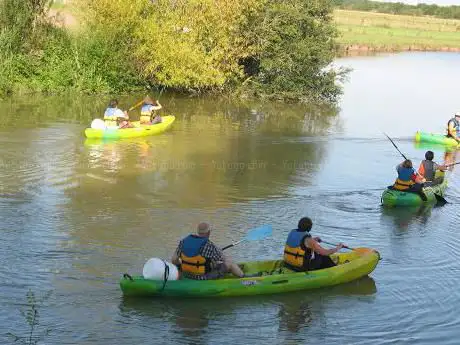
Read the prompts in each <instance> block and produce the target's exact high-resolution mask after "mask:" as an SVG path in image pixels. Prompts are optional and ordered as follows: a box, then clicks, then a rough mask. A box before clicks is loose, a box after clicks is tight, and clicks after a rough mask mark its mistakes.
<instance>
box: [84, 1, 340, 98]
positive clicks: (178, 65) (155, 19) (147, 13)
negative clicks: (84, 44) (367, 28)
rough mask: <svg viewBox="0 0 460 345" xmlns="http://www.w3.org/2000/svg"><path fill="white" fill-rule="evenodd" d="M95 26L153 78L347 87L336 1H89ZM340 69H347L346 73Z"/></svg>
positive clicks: (200, 83)
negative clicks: (338, 65) (341, 83)
mask: <svg viewBox="0 0 460 345" xmlns="http://www.w3.org/2000/svg"><path fill="white" fill-rule="evenodd" d="M82 8H83V9H86V10H85V13H86V20H87V22H88V26H89V27H91V30H92V31H93V32H103V33H104V34H105V35H106V36H107V39H108V40H109V41H111V42H112V43H113V46H114V47H116V48H114V49H121V50H124V51H125V52H126V55H129V58H130V59H131V60H132V61H134V62H135V64H136V68H137V70H138V72H139V74H140V75H142V76H143V78H145V80H146V81H147V82H148V83H149V84H151V85H162V86H166V87H168V88H172V89H176V90H186V91H196V92H201V91H209V90H213V91H215V90H223V89H232V90H235V89H237V90H239V91H241V92H244V93H252V94H257V95H259V96H267V97H270V98H280V99H297V100H298V99H310V98H323V99H327V100H335V99H336V98H337V96H338V95H339V94H340V88H339V87H337V85H336V83H335V82H336V77H337V72H336V71H334V70H332V69H328V70H327V71H326V70H325V68H326V67H327V66H328V65H329V64H330V63H331V62H332V60H333V58H334V53H335V48H336V44H335V38H336V36H337V31H336V28H335V26H334V24H333V21H332V16H331V14H332V4H331V2H330V1H328V0H319V1H303V0H290V1H279V0H278V1H275V0H188V1H187V0H176V1H173V0H156V1H145V0H133V1H130V2H126V1H123V0H113V1H110V0H85V1H83V7H82ZM339 74H340V72H339Z"/></svg>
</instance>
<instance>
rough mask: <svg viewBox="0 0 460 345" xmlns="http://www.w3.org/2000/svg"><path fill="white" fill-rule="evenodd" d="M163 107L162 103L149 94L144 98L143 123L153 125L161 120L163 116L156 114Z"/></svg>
mask: <svg viewBox="0 0 460 345" xmlns="http://www.w3.org/2000/svg"><path fill="white" fill-rule="evenodd" d="M161 108H162V106H161V104H160V102H159V101H157V100H153V99H152V98H150V97H149V96H146V97H145V98H144V103H143V104H142V108H141V117H140V123H141V125H153V124H156V123H160V122H161V116H160V115H158V114H155V112H156V111H157V110H160V109H161Z"/></svg>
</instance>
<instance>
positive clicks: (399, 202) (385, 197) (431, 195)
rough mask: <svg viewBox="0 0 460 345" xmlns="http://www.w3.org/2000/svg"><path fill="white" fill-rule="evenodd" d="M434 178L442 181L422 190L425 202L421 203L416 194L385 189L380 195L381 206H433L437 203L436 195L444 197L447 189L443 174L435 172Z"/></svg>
mask: <svg viewBox="0 0 460 345" xmlns="http://www.w3.org/2000/svg"><path fill="white" fill-rule="evenodd" d="M436 176H437V177H441V176H442V177H444V179H443V181H442V183H440V184H438V185H435V186H431V187H425V188H423V191H424V192H425V195H426V197H427V200H426V201H423V200H422V198H421V197H420V195H418V194H417V193H412V192H402V191H399V190H393V189H388V188H387V189H385V191H384V192H383V194H382V204H383V205H385V206H419V205H422V204H435V203H436V202H437V199H436V195H439V196H444V192H445V191H446V188H447V178H446V177H445V176H444V173H442V172H437V174H436ZM435 194H436V195H435Z"/></svg>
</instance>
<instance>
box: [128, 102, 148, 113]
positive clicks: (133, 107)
mask: <svg viewBox="0 0 460 345" xmlns="http://www.w3.org/2000/svg"><path fill="white" fill-rule="evenodd" d="M142 103H144V100H142V101H140V102H139V103H136V104H135V105H133V106H132V107H131V108H129V109H128V113H129V112H130V111H131V110H134V109H136V108H137V107H138V106H140V105H141V104H142Z"/></svg>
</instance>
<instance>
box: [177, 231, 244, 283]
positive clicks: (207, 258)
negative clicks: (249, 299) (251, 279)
mask: <svg viewBox="0 0 460 345" xmlns="http://www.w3.org/2000/svg"><path fill="white" fill-rule="evenodd" d="M210 234H211V227H210V225H209V224H208V223H200V224H198V227H197V233H196V234H190V235H188V236H187V237H185V238H184V239H182V240H181V241H180V242H179V245H178V247H177V249H176V251H175V253H174V255H173V257H172V260H171V261H172V263H173V264H175V265H177V266H179V267H180V269H181V271H182V275H183V276H184V277H186V278H189V279H198V280H206V279H218V278H222V277H223V276H224V275H225V273H227V272H231V273H233V274H234V275H236V276H237V277H240V278H242V277H244V273H243V271H242V270H241V268H240V267H238V265H237V264H235V263H233V262H232V261H231V260H230V258H228V257H226V256H224V254H223V252H222V249H220V248H218V247H217V246H216V245H215V244H214V243H212V242H211V240H210V239H209V235H210Z"/></svg>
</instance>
